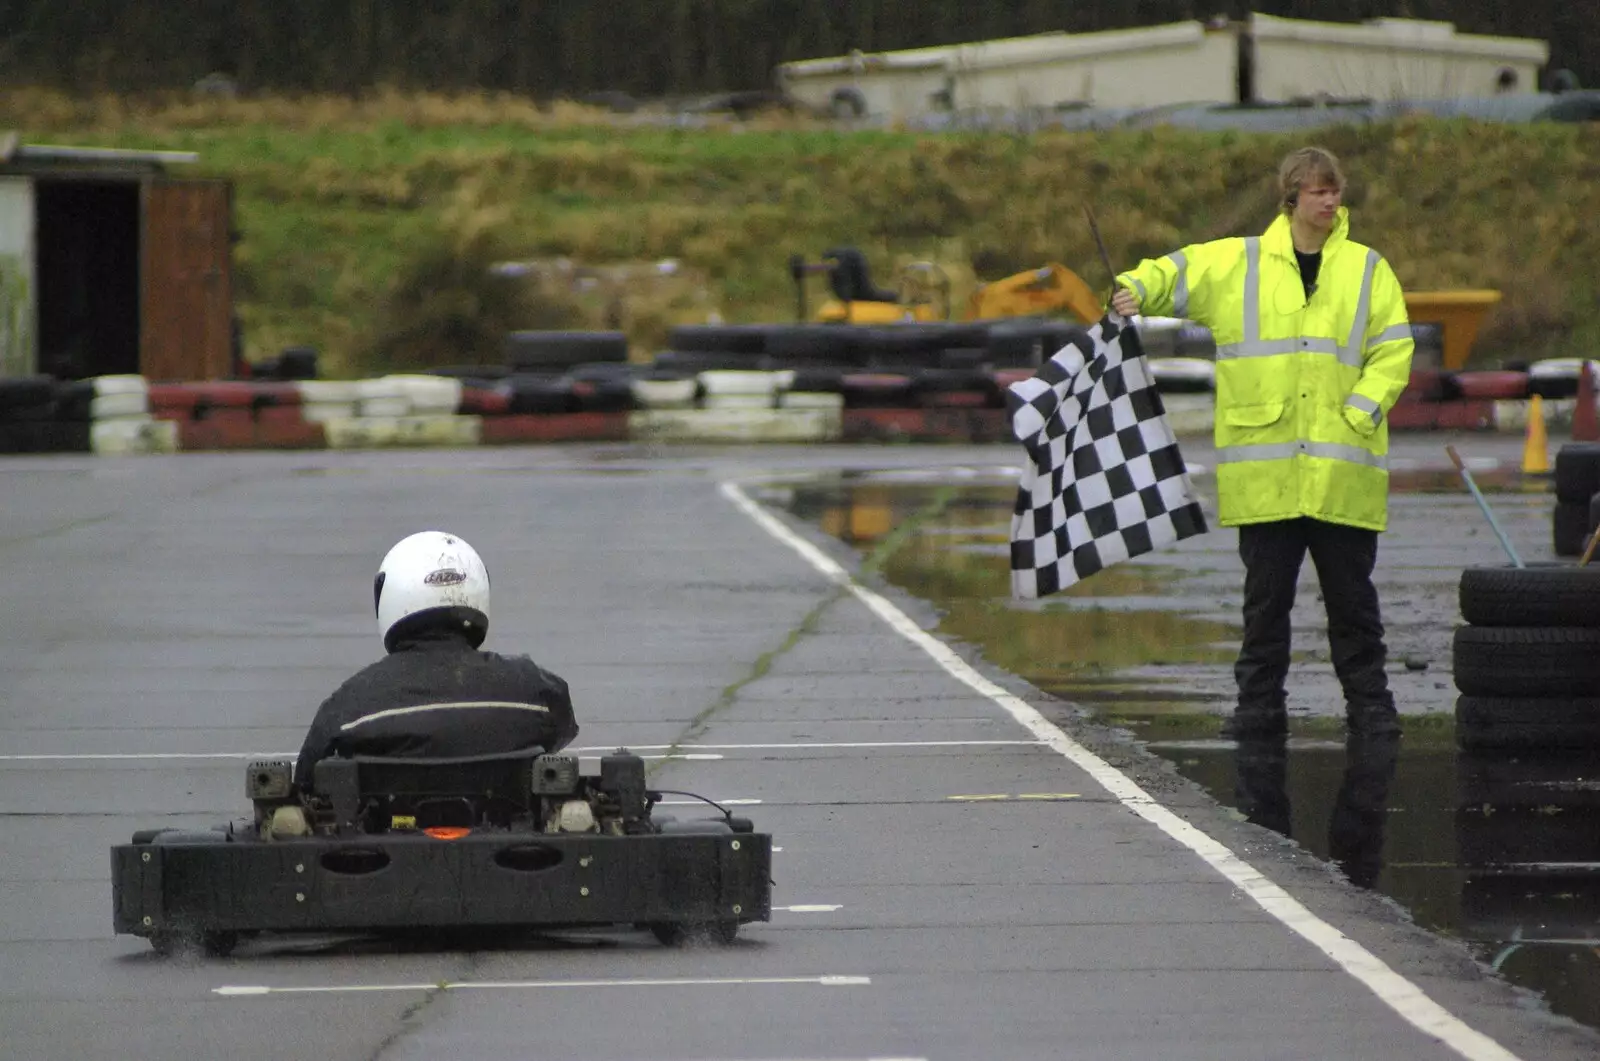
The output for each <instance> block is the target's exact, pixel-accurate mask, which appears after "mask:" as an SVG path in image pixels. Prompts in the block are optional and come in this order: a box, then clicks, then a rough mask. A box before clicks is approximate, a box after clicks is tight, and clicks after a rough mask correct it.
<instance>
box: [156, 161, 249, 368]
mask: <svg viewBox="0 0 1600 1061" xmlns="http://www.w3.org/2000/svg"><path fill="white" fill-rule="evenodd" d="M231 214H232V188H231V186H230V185H229V184H228V183H227V182H226V181H207V180H171V181H169V180H161V181H151V182H149V183H147V184H146V185H145V186H144V209H143V218H142V225H141V227H140V231H139V250H140V278H139V283H140V293H139V307H140V312H139V316H140V323H139V332H140V335H139V371H140V372H141V373H142V374H143V375H144V376H145V378H147V379H152V380H200V379H223V378H225V377H227V376H228V375H230V374H231V369H232V356H231V352H232V341H231V340H232V316H233V273H232V270H231V269H230V250H231V241H230V239H229V219H230V216H231Z"/></svg>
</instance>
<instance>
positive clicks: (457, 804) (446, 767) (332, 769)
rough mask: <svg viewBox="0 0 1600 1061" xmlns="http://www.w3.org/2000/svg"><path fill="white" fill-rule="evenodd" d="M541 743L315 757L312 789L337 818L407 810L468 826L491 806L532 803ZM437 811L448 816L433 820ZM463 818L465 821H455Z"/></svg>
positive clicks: (528, 805) (513, 806) (516, 806)
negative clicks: (504, 748)
mask: <svg viewBox="0 0 1600 1061" xmlns="http://www.w3.org/2000/svg"><path fill="white" fill-rule="evenodd" d="M543 754H545V750H544V748H542V747H539V746H534V747H532V748H523V749H519V750H517V751H511V752H496V753H493V754H489V755H468V756H459V757H454V758H410V757H399V756H377V755H355V756H350V757H348V758H345V757H338V756H336V757H332V758H328V759H322V760H320V761H318V762H317V764H316V766H315V767H314V768H313V771H312V791H313V793H315V794H317V795H320V796H323V797H325V798H327V800H328V801H329V802H330V803H331V804H332V806H333V810H334V813H335V815H336V816H337V818H338V820H339V821H340V823H354V822H356V820H357V819H358V818H360V817H362V816H363V815H364V814H365V812H367V811H368V810H371V809H374V808H376V809H378V810H380V811H382V813H383V814H384V815H396V814H407V815H412V816H415V817H417V818H418V824H419V825H424V824H425V823H424V822H423V821H422V819H423V818H427V819H429V821H430V822H431V823H433V824H461V825H473V824H476V821H477V819H479V818H481V817H483V816H484V813H485V812H486V810H487V809H488V808H489V807H491V806H498V807H501V808H509V809H512V810H527V809H529V808H531V807H532V806H533V805H534V802H535V800H534V796H533V770H534V760H535V759H536V758H538V757H539V756H541V755H543ZM441 814H442V815H443V817H445V818H449V819H451V820H449V821H442V820H440V821H435V819H438V818H440V816H441ZM462 817H465V818H467V819H469V820H466V821H457V820H455V819H458V818H462Z"/></svg>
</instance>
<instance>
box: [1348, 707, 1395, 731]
mask: <svg viewBox="0 0 1600 1061" xmlns="http://www.w3.org/2000/svg"><path fill="white" fill-rule="evenodd" d="M1345 727H1346V728H1347V729H1348V730H1349V732H1350V734H1351V735H1352V736H1357V737H1397V736H1399V735H1400V715H1399V714H1398V713H1397V712H1396V711H1395V709H1394V705H1393V704H1368V705H1366V706H1364V707H1353V706H1350V705H1346V706H1345Z"/></svg>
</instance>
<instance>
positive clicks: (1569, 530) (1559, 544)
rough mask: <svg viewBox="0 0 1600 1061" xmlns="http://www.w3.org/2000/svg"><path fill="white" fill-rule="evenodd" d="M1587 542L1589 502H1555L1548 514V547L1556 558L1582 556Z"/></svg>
mask: <svg viewBox="0 0 1600 1061" xmlns="http://www.w3.org/2000/svg"><path fill="white" fill-rule="evenodd" d="M1588 542H1589V502H1588V500H1587V499H1586V500H1584V501H1581V502H1579V501H1557V502H1556V508H1555V511H1554V512H1552V513H1551V514H1550V546H1551V548H1552V549H1554V550H1555V554H1556V555H1557V556H1582V555H1583V547H1584V546H1585V545H1587V544H1588Z"/></svg>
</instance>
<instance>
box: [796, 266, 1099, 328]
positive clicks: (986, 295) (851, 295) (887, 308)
mask: <svg viewBox="0 0 1600 1061" xmlns="http://www.w3.org/2000/svg"><path fill="white" fill-rule="evenodd" d="M789 273H790V275H791V276H792V277H793V278H794V282H795V293H796V299H797V312H798V319H800V320H802V321H804V320H808V319H810V320H816V321H826V322H834V323H842V324H893V323H897V322H901V321H942V320H949V319H951V316H950V310H951V306H950V278H949V276H948V274H946V273H945V271H944V270H943V269H941V268H940V267H939V266H938V265H936V264H934V263H933V262H912V263H911V264H909V265H907V266H905V267H904V268H902V269H901V270H900V276H899V288H898V290H894V291H890V290H887V289H884V288H880V287H877V286H875V285H874V284H873V283H872V278H871V276H870V274H869V273H868V270H867V259H866V255H864V254H862V253H861V251H860V250H859V249H857V248H855V247H834V248H831V249H829V250H827V251H825V252H824V253H823V255H822V260H821V261H817V262H808V261H806V260H805V259H804V258H802V257H801V256H799V255H795V256H794V257H792V258H790V259H789ZM816 273H823V274H826V275H827V277H828V286H829V288H830V290H831V291H832V294H833V297H832V298H830V299H828V300H827V301H825V302H824V303H823V304H822V305H821V306H819V307H818V308H817V312H816V315H815V316H808V311H807V308H806V277H808V276H811V275H813V274H816ZM1062 312H1066V313H1070V314H1072V315H1073V316H1074V317H1076V318H1078V320H1080V321H1082V322H1083V323H1085V324H1093V323H1094V322H1096V321H1098V320H1099V319H1100V317H1101V315H1102V314H1103V313H1104V312H1105V307H1104V306H1103V304H1102V303H1101V300H1100V298H1099V297H1098V296H1096V295H1095V293H1094V292H1093V291H1092V290H1090V288H1089V285H1088V284H1086V283H1084V281H1083V278H1082V277H1080V276H1078V274H1077V273H1075V272H1073V271H1072V270H1071V269H1068V268H1067V267H1066V266H1065V265H1061V264H1059V263H1057V262H1050V263H1049V264H1047V265H1043V266H1041V267H1039V268H1037V269H1029V270H1027V271H1026V272H1021V273H1015V274H1013V275H1011V276H1007V277H1003V278H1002V279H999V280H993V281H990V282H988V283H983V284H979V285H978V287H977V289H976V290H974V291H973V292H972V296H971V297H970V298H969V299H968V300H967V305H966V308H965V310H964V311H963V313H962V315H961V317H960V318H959V319H960V320H994V319H997V318H1002V317H1033V316H1044V315H1048V314H1055V313H1062Z"/></svg>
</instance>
